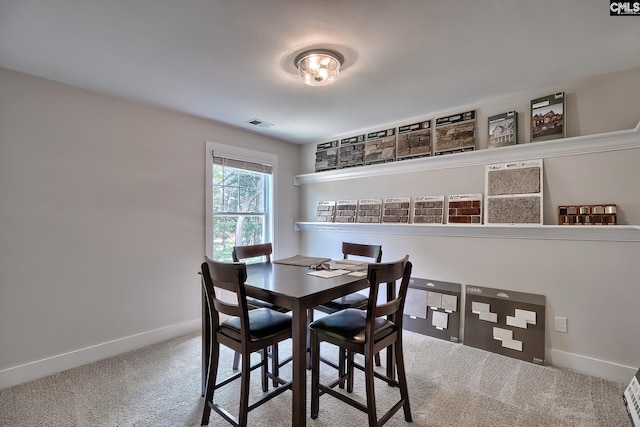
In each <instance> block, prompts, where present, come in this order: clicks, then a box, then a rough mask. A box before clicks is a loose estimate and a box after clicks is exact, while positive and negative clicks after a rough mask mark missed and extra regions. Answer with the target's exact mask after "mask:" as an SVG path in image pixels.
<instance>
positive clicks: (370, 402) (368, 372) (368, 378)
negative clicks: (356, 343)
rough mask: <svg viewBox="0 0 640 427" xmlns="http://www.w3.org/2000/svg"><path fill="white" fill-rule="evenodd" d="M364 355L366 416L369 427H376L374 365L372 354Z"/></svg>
mask: <svg viewBox="0 0 640 427" xmlns="http://www.w3.org/2000/svg"><path fill="white" fill-rule="evenodd" d="M367 353H368V352H367V351H365V355H364V376H365V390H366V393H367V416H368V417H369V427H376V426H377V425H378V414H377V412H376V393H375V390H374V384H373V383H374V379H375V377H374V375H373V370H374V367H373V365H374V363H373V354H367Z"/></svg>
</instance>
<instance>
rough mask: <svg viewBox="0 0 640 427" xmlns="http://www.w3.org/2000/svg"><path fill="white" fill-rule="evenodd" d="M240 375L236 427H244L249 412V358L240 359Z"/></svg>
mask: <svg viewBox="0 0 640 427" xmlns="http://www.w3.org/2000/svg"><path fill="white" fill-rule="evenodd" d="M241 374H242V375H241V376H240V409H239V411H238V426H239V427H246V425H247V415H248V412H249V410H248V409H249V379H250V376H251V358H250V357H249V355H247V357H243V358H242V373H241Z"/></svg>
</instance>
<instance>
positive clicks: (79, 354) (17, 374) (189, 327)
mask: <svg viewBox="0 0 640 427" xmlns="http://www.w3.org/2000/svg"><path fill="white" fill-rule="evenodd" d="M201 327H202V322H201V320H200V318H197V319H193V320H188V321H186V322H182V323H176V324H174V325H169V326H165V327H162V328H158V329H153V330H151V331H146V332H141V333H139V334H135V335H130V336H128V337H123V338H119V339H116V340H113V341H108V342H104V343H101V344H96V345H92V346H90V347H85V348H81V349H78V350H73V351H70V352H68V353H63V354H58V355H55V356H51V357H47V358H45V359H41V360H36V361H34V362H29V363H25V364H23V365H19V366H14V367H11V368H7V369H3V370H0V390H1V389H4V388H8V387H13V386H15V385H18V384H23V383H26V382H28V381H32V380H35V379H38V378H42V377H46V376H49V375H53V374H55V373H58V372H61V371H65V370H67V369H72V368H77V367H78V366H82V365H86V364H87V363H92V362H95V361H98V360H101V359H105V358H107V357H113V356H116V355H118V354H121V353H125V352H127V351H131V350H135V349H138V348H141V347H145V346H148V345H151V344H155V343H158V342H161V341H165V340H168V339H171V338H176V337H179V336H182V335H186V334H189V333H192V332H196V331H199V330H200V329H201Z"/></svg>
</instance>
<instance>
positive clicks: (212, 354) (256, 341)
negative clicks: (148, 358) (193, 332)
mask: <svg viewBox="0 0 640 427" xmlns="http://www.w3.org/2000/svg"><path fill="white" fill-rule="evenodd" d="M201 272H202V279H203V286H204V291H205V295H206V303H207V306H208V312H209V322H210V325H211V337H210V343H211V347H210V351H209V370H208V373H207V381H206V389H205V405H204V410H203V412H202V422H201V424H202V425H207V424H209V417H210V414H211V409H213V410H214V411H216V412H217V413H218V414H220V416H222V417H223V418H224V419H225V420H227V421H228V422H229V423H231V424H232V425H234V426H241V427H244V426H246V425H247V416H248V413H249V411H251V410H253V409H255V408H257V407H258V406H260V405H262V404H263V403H265V402H267V401H269V400H271V399H272V398H274V397H276V396H277V395H279V394H281V393H283V392H284V391H286V390H290V389H291V385H292V383H291V382H290V381H289V382H287V381H285V380H283V379H282V378H280V377H278V376H276V375H274V374H273V373H272V372H269V369H268V363H267V362H268V359H267V347H269V346H275V345H277V344H278V343H279V342H281V341H284V340H286V339H289V338H291V331H292V330H291V316H289V315H287V314H284V313H280V312H278V311H275V310H271V309H269V308H256V309H254V310H249V308H248V304H247V295H246V292H245V281H246V279H247V270H246V264H244V263H225V262H219V261H214V260H212V259H209V258H208V257H206V256H205V262H204V263H202V265H201ZM221 289H224V290H226V291H229V292H232V293H233V294H235V297H236V298H235V303H234V302H228V301H224V300H222V299H221V298H220V290H221ZM221 314H223V315H226V316H230V317H228V318H226V320H224V321H223V320H222V319H221ZM220 344H222V345H224V346H226V347H228V348H230V349H232V350H234V351H236V352H238V353H240V354H241V355H242V369H241V371H240V372H238V373H236V374H234V375H232V376H230V377H229V378H227V379H225V380H223V381H220V382H216V381H217V371H218V359H219V356H220ZM254 352H260V353H261V357H260V362H258V363H256V364H255V365H254V366H251V358H250V355H251V353H254ZM273 356H274V357H275V355H273ZM276 363H277V360H276ZM257 368H260V369H261V379H262V391H263V392H264V394H263V395H262V396H261V397H260V398H258V399H256V400H255V401H254V402H252V403H251V404H249V380H250V375H251V371H253V370H254V369H257ZM238 378H240V382H241V383H240V399H239V400H240V405H239V411H238V416H237V417H235V416H233V415H232V414H231V413H230V412H228V411H227V410H226V409H225V408H223V407H222V406H221V405H219V404H218V403H216V402H215V401H214V400H213V397H214V392H215V391H216V390H217V389H219V388H220V387H223V386H225V385H227V384H229V383H230V382H232V381H234V380H236V379H238ZM268 379H271V380H273V381H277V382H278V384H279V385H280V387H277V388H275V389H274V390H272V391H268V387H269V386H268Z"/></svg>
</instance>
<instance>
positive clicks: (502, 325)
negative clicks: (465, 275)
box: [464, 285, 545, 365]
mask: <svg viewBox="0 0 640 427" xmlns="http://www.w3.org/2000/svg"><path fill="white" fill-rule="evenodd" d="M544 334H545V297H544V295H537V294H529V293H524V292H515V291H509V290H504V289H494V288H486V287H480V286H472V285H467V286H466V288H465V319H464V344H465V345H468V346H470V347H476V348H480V349H482V350H487V351H491V352H493V353H498V354H502V355H504V356H509V357H513V358H515V359H520V360H525V361H527V362H532V363H537V364H541V365H542V364H544V360H545V342H544Z"/></svg>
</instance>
